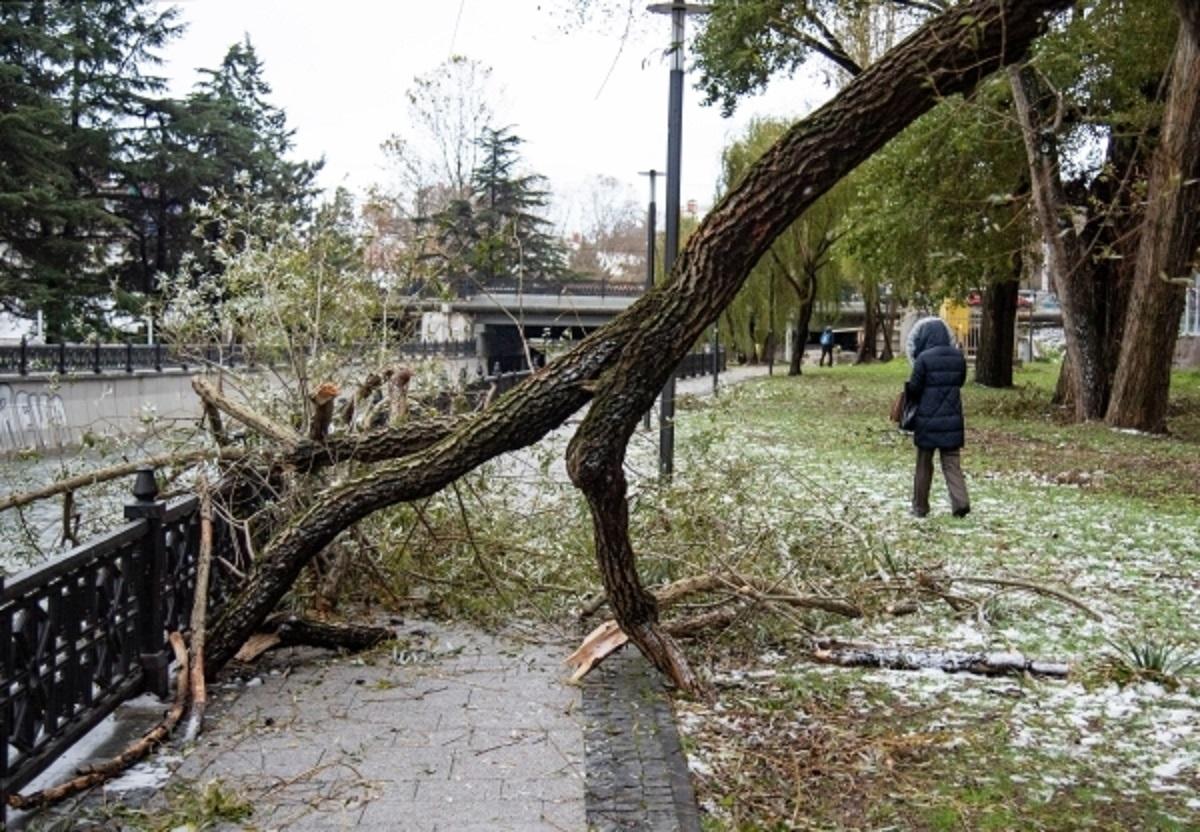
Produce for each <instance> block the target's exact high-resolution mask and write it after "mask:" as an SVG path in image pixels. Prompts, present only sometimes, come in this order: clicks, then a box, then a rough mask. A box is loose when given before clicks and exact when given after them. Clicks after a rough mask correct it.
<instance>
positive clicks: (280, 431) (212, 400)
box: [192, 376, 300, 445]
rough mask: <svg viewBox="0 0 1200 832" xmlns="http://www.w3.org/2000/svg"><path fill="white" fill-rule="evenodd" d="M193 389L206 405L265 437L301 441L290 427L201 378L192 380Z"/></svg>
mask: <svg viewBox="0 0 1200 832" xmlns="http://www.w3.org/2000/svg"><path fill="white" fill-rule="evenodd" d="M192 389H193V390H195V391H196V395H197V396H199V397H200V398H201V399H202V400H203V401H204V402H205V403H207V404H210V405H212V406H213V407H215V408H217V409H218V410H220V411H221V412H223V413H226V414H228V415H230V416H232V417H233V418H234V419H237V420H238V421H239V422H241V423H242V424H243V425H246V426H247V427H249V428H252V429H254V430H255V431H257V432H258V433H261V434H262V435H263V436H266V437H268V438H270V439H274V440H276V441H277V442H286V443H288V444H289V445H294V444H296V443H297V442H298V441H299V439H300V434H298V433H296V431H294V430H292V429H291V428H290V427H287V426H286V425H281V424H279V423H277V422H273V421H271V420H270V419H268V418H267V417H266V416H263V415H262V414H261V413H258V412H257V411H255V410H253V409H251V408H250V407H247V406H246V405H244V404H242V403H241V402H239V401H235V400H234V399H231V398H230V397H229V396H227V395H225V394H224V393H222V392H221V391H220V390H218V389H217V388H216V387H214V386H213V385H212V384H211V383H209V382H208V381H206V380H205V379H203V378H200V377H199V376H197V377H196V378H193V379H192Z"/></svg>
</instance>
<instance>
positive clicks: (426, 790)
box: [414, 777, 502, 805]
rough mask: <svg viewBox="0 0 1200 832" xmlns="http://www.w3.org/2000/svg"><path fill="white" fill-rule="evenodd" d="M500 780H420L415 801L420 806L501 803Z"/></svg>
mask: <svg viewBox="0 0 1200 832" xmlns="http://www.w3.org/2000/svg"><path fill="white" fill-rule="evenodd" d="M501 783H502V781H501V780H500V778H498V777H496V778H490V779H483V778H475V779H471V780H453V779H448V780H418V781H417V794H416V797H415V798H414V801H415V802H416V803H418V804H437V805H441V804H451V803H460V804H463V803H471V804H474V803H479V802H480V801H499V800H500V799H501V798H500V790H501Z"/></svg>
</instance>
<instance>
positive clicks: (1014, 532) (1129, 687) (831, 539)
mask: <svg viewBox="0 0 1200 832" xmlns="http://www.w3.org/2000/svg"><path fill="white" fill-rule="evenodd" d="M907 371H908V367H907V365H906V363H905V362H903V361H897V362H893V363H891V364H890V365H879V366H871V367H849V366H839V367H836V368H832V369H814V368H806V370H805V374H804V375H803V376H802V377H800V378H787V377H783V376H775V377H774V378H770V379H762V380H758V381H753V382H747V383H745V384H743V385H740V386H738V387H737V388H735V389H733V390H731V391H729V392H728V393H726V394H723V395H722V396H721V397H720V399H719V400H717V401H715V402H714V401H711V400H694V401H688V402H685V403H684V408H683V410H682V412H681V415H680V419H679V429H678V447H679V454H680V459H679V462H678V471H679V474H678V476H677V482H676V484H675V486H674V487H673V488H672V496H669V497H667V498H665V499H666V500H667V501H668V502H670V501H671V500H676V501H679V502H680V503H682V504H686V502H687V500H688V499H689V497H688V495H693V500H694V495H695V494H697V493H700V492H704V493H706V494H710V496H709V497H706V498H705V499H706V501H704V502H694V505H695V506H696V507H698V508H700V509H701V510H699V511H694V512H692V514H690V515H689V514H688V513H687V512H686V511H676V512H675V513H674V514H670V513H668V516H670V517H674V518H675V521H676V522H675V525H674V526H673V527H672V529H671V532H672V534H673V535H675V536H676V537H682V538H684V539H685V540H686V539H687V538H688V537H689V536H694V537H695V538H696V539H697V540H701V539H705V540H707V539H708V538H706V537H705V532H704V530H703V529H702V528H701V527H702V526H703V525H704V523H705V522H706V521H705V520H704V518H703V516H702V515H704V514H705V513H712V512H715V513H717V515H718V516H717V517H716V518H712V517H710V518H708V520H707V522H708V523H709V524H713V523H723V524H726V525H734V526H738V527H739V529H740V530H739V531H738V532H737V533H730V534H729V539H730V540H731V541H734V543H731V545H730V548H729V550H728V551H726V552H725V553H724V554H723V555H720V556H719V557H724V558H727V559H729V560H733V561H736V562H737V564H738V565H739V568H744V569H749V568H751V564H749V563H748V560H749V559H750V558H757V559H759V560H760V561H761V560H762V559H772V558H773V559H774V561H775V563H774V564H773V567H774V568H775V569H777V570H778V569H780V568H782V569H784V571H785V572H786V574H787V575H788V576H789V579H791V580H792V581H793V583H794V584H796V585H798V586H804V587H829V586H833V585H837V584H836V582H840V585H841V586H842V588H843V590H844V594H845V595H847V596H849V597H852V598H855V599H856V600H862V601H864V602H868V601H869V600H870V599H868V598H867V597H866V594H867V590H862V591H861V592H858V591H857V590H856V589H855V584H856V582H857V583H861V584H862V585H863V586H867V585H868V584H872V585H874V586H876V587H878V586H881V585H886V583H887V579H889V578H892V577H894V576H907V577H909V578H911V577H912V576H914V575H916V576H920V575H937V576H939V579H953V578H955V577H962V576H972V577H991V578H995V577H999V578H1016V579H1019V580H1025V581H1029V582H1032V583H1035V584H1037V585H1040V586H1044V587H1048V588H1053V589H1057V590H1061V591H1063V592H1066V593H1069V594H1070V595H1071V596H1073V597H1074V598H1076V599H1078V600H1079V601H1080V602H1082V603H1083V604H1084V605H1086V606H1087V607H1089V608H1090V609H1091V610H1093V611H1095V612H1096V613H1097V614H1098V615H1099V616H1100V617H1101V620H1099V621H1096V620H1092V619H1091V618H1089V617H1088V616H1087V615H1085V614H1084V613H1083V612H1082V611H1081V610H1080V609H1078V608H1076V607H1074V606H1072V605H1070V604H1068V603H1064V602H1062V601H1061V600H1058V599H1055V598H1053V597H1050V596H1048V595H1045V594H1041V593H1037V592H1032V591H1026V590H1021V589H1015V588H1011V587H1010V588H1006V587H1001V586H994V585H983V584H973V585H970V586H969V587H968V585H966V584H961V583H955V584H954V590H955V591H959V590H960V588H961V590H962V591H963V592H964V594H967V595H969V596H970V597H971V598H972V599H973V601H972V602H971V603H967V604H962V605H960V609H957V610H956V609H954V608H952V607H951V605H950V604H948V603H945V602H944V601H943V600H941V599H939V598H937V597H935V596H921V597H917V598H915V609H914V606H913V605H911V604H910V605H908V606H906V607H904V612H906V613H908V614H903V615H892V614H888V613H887V609H888V606H887V605H886V604H884V603H883V601H882V600H880V601H879V603H877V604H876V605H875V606H874V607H871V609H872V610H873V613H872V614H870V615H868V616H866V617H864V618H861V619H856V620H851V621H846V620H840V619H835V618H832V617H826V618H808V619H805V620H804V622H802V626H808V627H811V628H813V629H814V630H815V631H817V632H819V633H820V634H822V635H828V636H833V637H837V638H840V639H847V640H849V639H853V640H861V641H867V642H872V643H878V644H884V645H901V646H912V647H931V648H939V647H940V648H947V649H960V650H980V651H985V650H986V651H1020V652H1021V653H1023V654H1025V655H1027V656H1032V657H1039V658H1044V659H1055V660H1062V661H1067V662H1070V663H1071V665H1072V671H1071V676H1070V678H1069V679H1067V680H1066V681H1062V680H1047V679H1034V678H1031V677H1015V678H1014V677H999V678H987V677H980V676H968V675H965V674H959V675H950V674H945V673H942V672H941V671H936V670H929V671H919V672H905V671H881V670H862V669H845V668H832V667H827V666H822V665H815V664H812V663H811V662H808V661H806V660H804V658H803V654H804V652H805V647H806V645H807V643H808V642H807V639H806V638H804V637H803V636H804V634H803V633H801V632H799V631H798V630H797V627H796V626H795V624H794V622H787V623H785V622H778V621H776V622H775V623H770V622H765V621H758V622H755V623H748V624H746V625H744V626H742V627H740V628H734V630H733V631H731V632H730V633H729V634H726V635H723V636H721V637H719V638H717V640H716V641H715V642H710V643H709V645H708V646H707V649H704V650H701V649H699V648H693V649H694V650H697V651H698V652H699V653H700V654H701V657H700V658H698V659H697V662H698V663H704V664H706V665H707V666H706V670H707V671H708V672H709V674H710V675H711V677H712V678H713V679H714V681H715V682H716V689H717V699H716V701H715V702H714V703H695V702H680V703H679V709H680V713H681V723H682V725H683V727H684V732H685V743H686V745H687V748H688V750H689V753H690V757H691V760H692V764H693V771H694V774H695V775H696V781H697V783H698V788H699V790H700V794H701V799H702V803H703V805H704V807H705V808H706V810H707V815H708V818H707V821H706V822H707V823H708V824H709V827H710V828H712V829H731V828H737V829H790V828H799V829H875V830H878V829H929V830H942V829H945V830H960V829H1112V830H1118V829H1120V830H1124V829H1164V830H1165V829H1200V684H1198V682H1200V679H1198V677H1197V675H1196V674H1197V673H1200V668H1197V667H1196V666H1195V665H1192V666H1191V667H1189V666H1188V659H1189V658H1190V659H1192V660H1193V661H1197V660H1200V620H1198V616H1197V612H1198V611H1200V569H1198V567H1200V374H1198V373H1195V372H1190V373H1179V374H1177V375H1176V376H1175V379H1174V386H1173V400H1172V416H1171V428H1172V431H1173V434H1172V436H1170V437H1168V438H1162V437H1150V436H1144V435H1137V434H1131V433H1125V432H1119V431H1114V430H1111V429H1109V428H1107V427H1105V426H1103V425H1084V426H1078V425H1070V424H1065V423H1064V422H1063V421H1062V420H1061V418H1060V416H1059V415H1058V414H1056V412H1055V411H1054V409H1053V408H1052V407H1051V406H1050V404H1049V399H1050V393H1051V390H1052V388H1053V384H1054V381H1055V377H1056V371H1057V368H1056V367H1052V366H1049V365H1044V364H1033V365H1030V366H1027V367H1026V368H1023V369H1020V370H1019V371H1018V373H1017V387H1016V388H1015V389H1013V390H1006V391H996V390H985V389H982V388H978V387H975V386H973V385H968V387H967V388H966V389H965V391H964V398H965V409H966V413H967V426H968V434H967V447H966V449H965V450H964V454H963V467H964V470H965V471H966V473H967V479H968V485H969V488H970V491H971V504H972V513H971V515H970V516H969V517H968V518H966V519H964V520H957V519H954V518H951V517H950V516H949V505H948V501H947V498H946V496H945V489H944V484H943V483H942V482H941V479H940V473H937V474H936V477H935V484H934V494H933V498H934V499H933V500H932V505H933V507H934V511H933V513H931V515H930V517H929V518H926V519H923V520H918V519H915V518H912V517H910V516H909V515H908V513H907V508H908V499H909V489H910V488H911V478H912V464H913V456H914V452H913V449H912V444H911V440H910V439H909V438H908V437H905V436H902V435H900V434H898V433H897V432H896V431H895V430H894V429H893V428H892V427H891V426H890V425H889V424H888V423H887V421H886V414H887V410H888V405H889V403H890V401H891V399H892V398H893V396H894V395H895V393H896V391H897V390H898V389H899V387H900V384H901V382H902V380H903V378H904V377H905V375H906V373H907ZM646 444H648V443H646ZM633 451H634V452H633V453H632V454H631V460H632V463H631V464H632V467H633V468H634V469H635V470H637V469H640V468H643V467H649V466H650V465H651V461H650V459H649V451H648V450H647V449H646V448H641V450H640V451H639V450H638V448H634V449H633ZM639 453H640V456H639ZM712 493H719V497H718V498H713V497H711V494H712ZM635 505H636V497H635ZM714 506H715V507H716V508H714ZM722 506H723V507H722ZM646 515H652V516H655V517H659V518H660V519H659V520H658V521H657V522H658V523H659V524H661V523H662V520H661V515H662V509H661V508H660V509H659V510H658V512H657V513H656V512H650V511H648V510H644V511H642V512H640V513H639V512H636V511H635V518H634V526H635V533H636V534H637V538H636V540H635V543H639V542H640V549H641V550H642V553H643V557H644V558H646V559H647V560H648V563H647V565H646V566H645V567H644V571H649V572H651V573H653V572H654V570H655V569H656V568H657V569H662V570H663V571H664V572H665V573H667V574H663V575H661V576H660V577H663V578H667V577H672V574H671V573H673V572H679V571H686V569H684V568H683V567H679V566H678V563H677V560H678V559H677V558H675V559H672V558H669V557H668V558H662V557H658V558H657V559H658V561H659V562H660V564H661V563H662V562H667V563H676V566H677V567H678V568H676V569H672V568H671V567H670V566H669V565H668V566H661V565H660V566H658V567H656V566H654V565H653V564H654V562H655V561H656V557H657V556H658V555H660V554H661V551H660V550H661V548H662V547H660V546H658V545H657V541H659V540H661V539H662V537H663V536H662V535H659V536H657V537H656V532H655V522H654V521H653V520H649V519H646ZM639 518H641V519H639ZM754 524H757V525H758V526H759V528H760V529H761V533H760V535H759V538H756V540H760V541H761V539H762V538H763V537H764V536H765V537H767V538H769V540H770V543H769V545H768V546H766V547H764V546H763V545H755V546H753V547H748V548H747V550H746V551H741V552H739V551H736V546H737V544H736V541H738V540H742V541H744V540H747V539H749V538H748V535H749V534H750V532H751V531H752V530H751V529H748V527H749V526H753V525H754ZM780 564H784V566H783V567H781V566H780ZM760 565H761V564H760ZM856 592H858V594H857V595H856ZM892 600H893V601H894V600H895V599H892ZM865 605H866V606H870V605H869V603H865ZM894 609H900V608H899V607H894ZM1135 653H1141V654H1143V657H1142V658H1141V659H1140V660H1138V659H1136V658H1135V657H1134V656H1133V654H1135Z"/></svg>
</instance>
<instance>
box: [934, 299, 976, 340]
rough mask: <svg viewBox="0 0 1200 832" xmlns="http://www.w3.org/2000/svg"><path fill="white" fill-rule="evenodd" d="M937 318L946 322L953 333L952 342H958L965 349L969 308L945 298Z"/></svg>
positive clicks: (968, 327)
mask: <svg viewBox="0 0 1200 832" xmlns="http://www.w3.org/2000/svg"><path fill="white" fill-rule="evenodd" d="M938 317H940V318H941V319H942V320H943V321H945V322H946V324H947V325H948V326H949V327H950V331H951V332H953V333H954V340H956V341H958V343H959V344H960V345H961V346H962V347H963V348H964V349H965V348H966V346H967V340H968V339H967V334H968V332H970V329H971V308H970V307H969V306H965V305H963V304H961V303H957V302H955V301H953V300H950V299H949V298H947V299H946V300H944V301H942V308H941V309H939V310H938Z"/></svg>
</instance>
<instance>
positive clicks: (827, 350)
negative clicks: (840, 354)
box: [817, 346, 833, 367]
mask: <svg viewBox="0 0 1200 832" xmlns="http://www.w3.org/2000/svg"><path fill="white" fill-rule="evenodd" d="M825 356H829V366H830V367H832V366H833V347H832V346H829V347H825V346H822V347H821V360H820V361H819V362H817V366H818V367H824V366H825Z"/></svg>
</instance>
